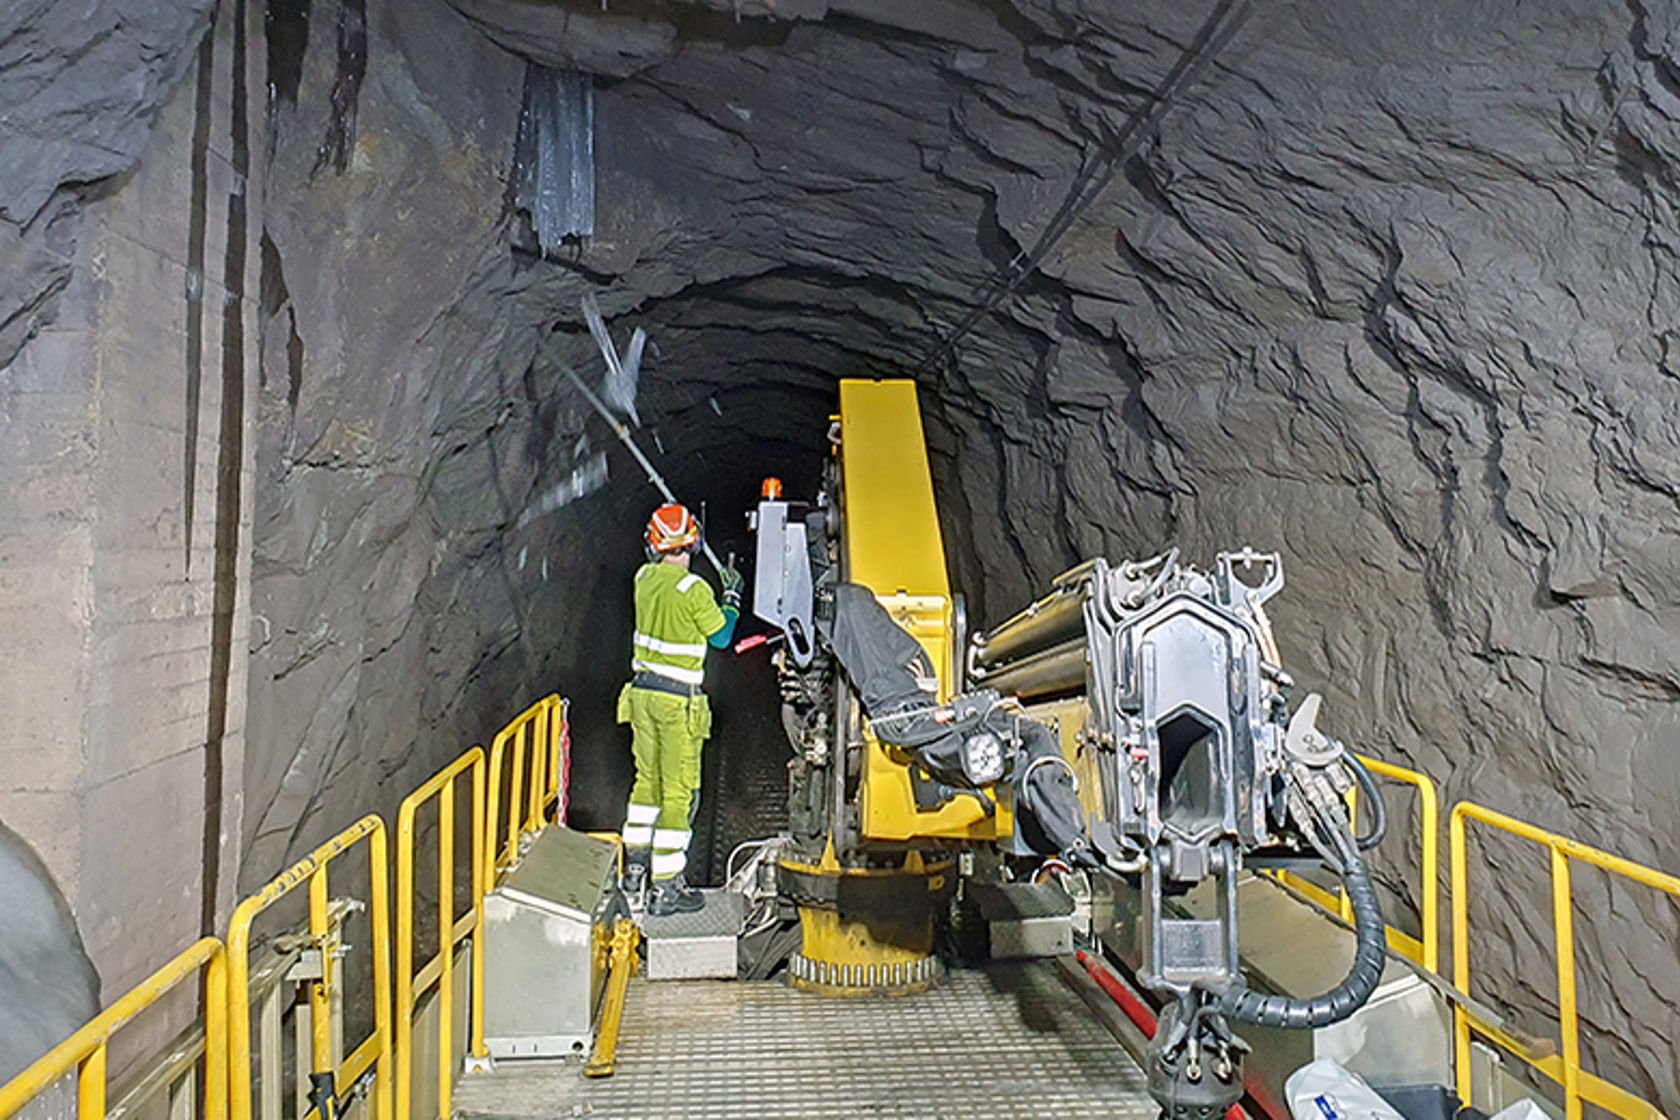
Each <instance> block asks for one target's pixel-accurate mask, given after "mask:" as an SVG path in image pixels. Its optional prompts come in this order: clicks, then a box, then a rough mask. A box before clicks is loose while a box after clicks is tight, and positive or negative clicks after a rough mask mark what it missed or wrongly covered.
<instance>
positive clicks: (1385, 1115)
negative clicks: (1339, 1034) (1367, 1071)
mask: <svg viewBox="0 0 1680 1120" xmlns="http://www.w3.org/2000/svg"><path fill="white" fill-rule="evenodd" d="M1283 1095H1284V1097H1285V1098H1286V1099H1287V1100H1288V1101H1289V1112H1290V1114H1291V1115H1292V1116H1293V1117H1294V1118H1295V1120H1403V1117H1401V1115H1400V1114H1399V1113H1398V1112H1396V1111H1395V1110H1394V1106H1393V1105H1391V1104H1389V1103H1388V1102H1387V1101H1385V1100H1383V1099H1382V1098H1381V1097H1379V1096H1378V1095H1377V1094H1376V1091H1375V1090H1374V1089H1372V1088H1371V1087H1370V1086H1369V1085H1367V1084H1365V1079H1364V1078H1362V1077H1360V1076H1359V1075H1358V1074H1357V1073H1349V1072H1348V1071H1347V1070H1345V1069H1343V1068H1342V1064H1341V1063H1340V1062H1338V1061H1336V1060H1334V1059H1332V1058H1320V1059H1318V1061H1316V1062H1309V1063H1307V1064H1306V1065H1304V1066H1302V1067H1301V1068H1300V1069H1298V1070H1296V1071H1295V1072H1294V1073H1292V1074H1290V1075H1289V1080H1288V1081H1286V1082H1285V1083H1284V1086H1283Z"/></svg>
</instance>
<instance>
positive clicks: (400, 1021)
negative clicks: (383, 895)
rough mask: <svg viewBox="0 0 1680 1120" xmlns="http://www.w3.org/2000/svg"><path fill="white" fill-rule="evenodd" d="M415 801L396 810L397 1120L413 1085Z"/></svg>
mask: <svg viewBox="0 0 1680 1120" xmlns="http://www.w3.org/2000/svg"><path fill="white" fill-rule="evenodd" d="M421 788H422V789H424V788H425V787H424V786H422V787H421ZM414 798H415V795H414V794H412V793H411V794H409V795H408V797H407V798H405V799H404V800H403V803H402V805H401V807H400V808H399V809H398V810H397V1008H396V1012H397V1014H396V1018H397V1021H396V1024H395V1030H396V1036H395V1038H394V1039H393V1040H392V1046H391V1048H392V1049H393V1050H395V1051H396V1057H397V1120H407V1117H408V1114H409V1108H410V1103H411V1102H410V1099H409V1098H410V1097H411V1096H412V1088H413V1083H414V1053H413V1050H414V1045H413V1034H414V1022H413V1019H414V1014H413V1011H412V1008H413V1006H414V993H413V987H414V922H413V919H412V918H411V916H410V913H409V900H410V899H412V898H413V897H414V806H413V805H412V804H411V803H412V802H413V801H414Z"/></svg>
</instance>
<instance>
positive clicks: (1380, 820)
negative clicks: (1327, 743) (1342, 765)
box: [1342, 751, 1388, 852]
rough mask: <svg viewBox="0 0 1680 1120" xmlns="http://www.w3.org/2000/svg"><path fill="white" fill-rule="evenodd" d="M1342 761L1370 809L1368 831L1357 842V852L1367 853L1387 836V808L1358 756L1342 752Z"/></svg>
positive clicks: (1375, 784) (1374, 779)
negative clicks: (1350, 771)
mask: <svg viewBox="0 0 1680 1120" xmlns="http://www.w3.org/2000/svg"><path fill="white" fill-rule="evenodd" d="M1342 760H1343V761H1344V762H1346V763H1347V767H1348V769H1349V770H1352V771H1353V779H1354V781H1356V782H1358V783H1359V789H1360V791H1361V792H1362V793H1364V794H1365V804H1366V805H1367V806H1369V807H1370V811H1371V828H1370V831H1368V832H1366V833H1365V835H1363V836H1361V837H1360V838H1359V840H1358V844H1359V850H1360V851H1362V852H1368V851H1370V850H1371V849H1372V848H1374V847H1376V846H1377V845H1378V844H1380V843H1382V839H1383V837H1384V836H1387V835H1388V807H1387V806H1386V805H1384V804H1383V797H1382V790H1380V789H1378V788H1377V779H1376V778H1374V777H1372V776H1371V772H1370V771H1369V770H1367V769H1366V768H1365V764H1364V763H1363V762H1361V761H1360V760H1359V756H1358V755H1356V754H1354V753H1353V752H1352V751H1343V752H1342Z"/></svg>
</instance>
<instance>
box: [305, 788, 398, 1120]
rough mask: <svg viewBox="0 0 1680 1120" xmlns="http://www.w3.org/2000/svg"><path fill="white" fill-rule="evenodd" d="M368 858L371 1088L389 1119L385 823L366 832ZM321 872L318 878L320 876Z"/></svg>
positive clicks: (381, 1119)
mask: <svg viewBox="0 0 1680 1120" xmlns="http://www.w3.org/2000/svg"><path fill="white" fill-rule="evenodd" d="M374 819H375V820H378V818H377V817H376V818H374ZM368 849H369V852H368V859H369V863H370V864H371V865H372V882H371V883H370V884H369V887H368V895H369V899H370V901H369V909H370V910H371V911H372V916H371V922H370V924H371V925H372V926H373V1009H374V1011H373V1020H374V1028H373V1029H374V1037H376V1038H377V1039H378V1040H379V1041H378V1044H377V1050H376V1051H375V1058H374V1070H373V1088H374V1100H375V1104H376V1105H377V1112H376V1115H377V1116H378V1118H379V1120H392V1115H391V1109H392V1100H391V1096H392V1082H393V1080H394V1078H393V1075H392V1069H391V1066H392V1054H391V895H390V890H391V884H390V880H389V879H388V878H387V877H386V871H385V869H386V868H387V867H388V866H390V865H389V863H388V862H387V860H388V859H389V853H388V852H387V851H386V847H385V825H384V823H383V822H381V823H380V825H379V827H378V828H376V829H374V830H373V832H372V833H371V834H370V835H369V836H368ZM325 877H326V876H325V873H324V872H323V874H322V878H323V879H324V878H325Z"/></svg>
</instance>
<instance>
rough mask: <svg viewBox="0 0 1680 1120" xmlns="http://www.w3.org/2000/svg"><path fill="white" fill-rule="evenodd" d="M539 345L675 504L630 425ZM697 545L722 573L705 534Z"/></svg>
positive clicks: (545, 341) (545, 346)
mask: <svg viewBox="0 0 1680 1120" xmlns="http://www.w3.org/2000/svg"><path fill="white" fill-rule="evenodd" d="M538 345H539V346H540V347H541V349H542V352H543V356H544V357H546V358H547V359H548V360H549V361H551V362H553V363H554V364H555V365H557V366H559V367H560V372H561V373H563V374H565V375H566V377H567V378H568V379H569V380H570V381H571V383H572V384H573V385H576V386H577V388H578V392H580V393H582V394H583V399H584V400H586V401H588V402H589V404H590V406H591V407H592V408H594V409H595V411H596V412H599V413H600V414H601V419H603V420H605V421H606V422H607V425H608V426H609V427H610V428H612V430H613V435H615V436H617V437H618V442H620V443H622V444H623V445H624V446H625V447H626V448H628V449H629V451H630V454H632V455H634V456H635V457H636V462H638V463H640V464H641V466H642V470H644V471H646V472H647V477H648V481H649V482H651V483H653V485H654V487H655V488H656V489H657V490H658V491H659V492H660V494H662V495H663V496H664V498H665V500H666V501H667V502H671V503H673V504H675V503H676V501H677V496H676V495H675V494H673V493H672V492H671V488H670V487H669V486H667V485H666V484H665V478H664V476H663V475H661V474H660V473H659V472H658V471H657V470H655V469H654V466H653V464H652V463H650V462H648V457H647V456H646V455H643V454H642V449H641V448H639V447H637V446H636V441H635V439H634V438H633V437H632V436H631V435H630V427H629V425H627V424H625V423H624V421H622V420H620V419H619V418H618V417H616V416H614V415H613V412H612V409H610V408H608V407H607V404H606V402H605V401H603V400H602V399H601V398H600V397H598V396H596V395H595V391H594V390H593V389H591V388H590V387H589V386H588V385H585V384H584V383H583V378H581V377H579V376H578V374H577V370H575V369H573V368H572V367H571V365H570V364H569V363H568V362H567V361H566V360H565V359H564V358H562V357H561V356H560V355H559V354H557V353H555V350H554V347H552V346H550V345H549V343H548V339H546V338H544V339H540V340H539V342H538ZM700 548H701V551H703V552H704V553H705V554H706V559H707V560H709V561H711V564H712V568H713V569H714V570H715V571H717V573H718V574H719V575H722V574H723V561H721V560H719V559H718V555H717V553H715V552H713V551H712V546H711V545H710V544H709V543H707V541H706V540H705V538H701V541H700Z"/></svg>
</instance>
